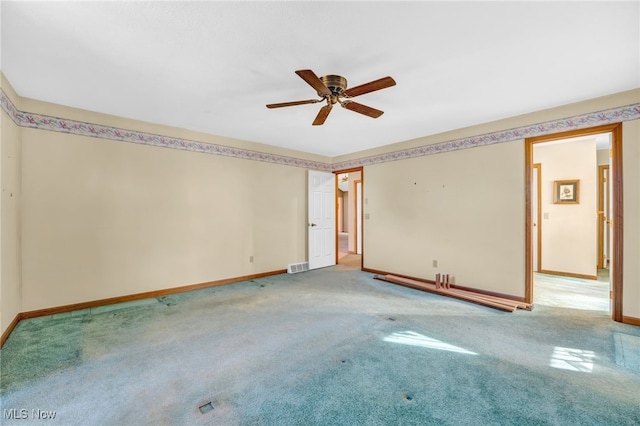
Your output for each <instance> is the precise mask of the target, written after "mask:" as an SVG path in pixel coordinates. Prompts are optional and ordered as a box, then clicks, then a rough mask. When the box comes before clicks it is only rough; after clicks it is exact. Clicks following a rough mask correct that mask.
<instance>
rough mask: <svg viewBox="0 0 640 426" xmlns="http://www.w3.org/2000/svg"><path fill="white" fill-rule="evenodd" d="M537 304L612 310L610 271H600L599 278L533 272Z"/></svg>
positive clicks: (534, 297) (535, 301) (604, 310)
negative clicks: (591, 278) (590, 278)
mask: <svg viewBox="0 0 640 426" xmlns="http://www.w3.org/2000/svg"><path fill="white" fill-rule="evenodd" d="M533 279H534V285H533V300H534V304H536V305H545V306H555V307H559V308H572V309H585V310H591V311H603V312H607V313H608V312H610V303H609V271H608V270H606V269H602V270H600V271H598V280H597V281H596V280H587V279H582V278H572V277H563V276H559V275H548V274H540V273H537V272H536V273H534V274H533Z"/></svg>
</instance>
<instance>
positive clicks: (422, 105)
mask: <svg viewBox="0 0 640 426" xmlns="http://www.w3.org/2000/svg"><path fill="white" fill-rule="evenodd" d="M0 7H1V10H0V11H1V24H2V40H1V47H2V54H1V63H0V66H1V68H2V70H3V72H4V73H5V75H6V76H7V78H8V79H9V81H10V82H11V83H12V85H13V86H14V88H15V90H16V91H17V93H18V94H19V95H20V96H23V97H28V98H34V99H38V100H43V101H48V102H54V103H57V104H62V105H68V106H72V107H77V108H82V109H86V110H91V111H98V112H102V113H107V114H113V115H118V116H123V117H128V118H134V119H139V120H144V121H148V122H154V123H160V124H167V125H172V126H178V127H181V128H187V129H191V130H197V131H202V132H207V133H212V134H216V135H221V136H228V137H233V138H237V139H243V140H248V141H254V142H261V143H266V144H270V145H275V146H281V147H286V148H291V149H296V150H300V151H305V152H311V153H317V154H322V155H326V156H330V157H333V156H338V155H342V154H347V153H351V152H356V151H361V150H364V149H368V148H373V147H377V146H381V145H387V144H390V143H395V142H401V141H405V140H410V139H414V138H418V137H422V136H427V135H431V134H436V133H440V132H444V131H447V130H452V129H457V128H462V127H466V126H471V125H474V124H479V123H484V122H488V121H492V120H497V119H501V118H505V117H511V116H515V115H520V114H523V113H527V112H531V111H537V110H540V109H545V108H550V107H554V106H558V105H563V104H567V103H571V102H576V101H581V100H585V99H590V98H594V97H598V96H603V95H607V94H612V93H616V92H621V91H625V90H630V89H634V88H638V87H640V33H639V28H640V3H639V2H638V1H631V2H629V1H627V2H620V3H615V2H608V1H607V2H580V1H571V2H533V3H531V2H529V3H524V2H516V1H512V2H481V1H474V2H366V1H356V2H319V1H316V2H288V1H285V2H281V1H277V2H275V1H274V2H239V1H236V2H192V1H164V2H89V1H84V2H7V1H2V2H1V3H0ZM299 69H312V70H313V71H314V72H315V73H316V74H317V75H318V76H321V75H325V74H339V75H342V76H344V77H346V78H347V80H348V81H349V86H350V87H352V86H355V85H359V84H362V83H366V82H369V81H371V80H375V79H378V78H380V77H384V76H387V75H390V76H392V77H393V78H394V79H395V80H396V82H397V85H396V86H394V87H391V88H388V89H384V90H381V91H378V92H374V93H369V94H365V95H362V96H360V97H358V98H357V101H358V102H360V103H363V104H366V105H369V106H372V107H374V108H377V109H381V110H383V111H385V114H384V115H382V116H381V117H380V118H378V119H371V118H369V117H366V116H363V115H360V114H357V113H355V112H353V111H348V110H346V109H342V108H334V110H333V111H332V112H331V114H330V116H329V118H328V119H327V121H326V123H325V124H324V125H323V126H311V122H312V121H313V119H314V118H315V116H316V114H317V112H318V110H319V108H320V106H321V104H313V105H302V106H294V107H288V108H280V109H267V108H266V107H265V104H268V103H277V102H285V101H294V100H304V99H313V98H317V96H316V94H315V91H314V90H313V89H312V88H311V87H310V86H308V85H307V84H306V83H305V82H304V81H303V80H302V79H300V78H299V77H298V76H297V75H296V74H295V73H294V71H295V70H299Z"/></svg>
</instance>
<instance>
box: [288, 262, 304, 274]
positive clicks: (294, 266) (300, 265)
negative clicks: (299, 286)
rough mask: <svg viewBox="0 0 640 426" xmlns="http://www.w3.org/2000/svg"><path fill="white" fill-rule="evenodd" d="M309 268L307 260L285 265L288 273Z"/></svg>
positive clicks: (295, 272)
mask: <svg viewBox="0 0 640 426" xmlns="http://www.w3.org/2000/svg"><path fill="white" fill-rule="evenodd" d="M308 270H309V262H301V263H292V264H290V265H289V266H287V273H288V274H297V273H298V272H304V271H308Z"/></svg>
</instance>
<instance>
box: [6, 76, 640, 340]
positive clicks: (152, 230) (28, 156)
mask: <svg viewBox="0 0 640 426" xmlns="http://www.w3.org/2000/svg"><path fill="white" fill-rule="evenodd" d="M3 89H4V87H3ZM5 92H7V90H5ZM639 101H640V90H639V91H633V92H627V93H624V94H620V95H619V96H609V97H606V98H602V99H596V100H590V101H587V102H583V103H580V104H576V105H572V106H565V107H561V108H556V109H553V110H548V111H541V112H537V113H533V114H530V115H526V116H519V117H515V118H513V119H508V120H503V121H500V122H494V123H487V124H485V125H481V126H476V127H472V128H466V129H460V130H458V131H453V132H448V133H446V134H442V135H435V136H431V137H425V138H421V139H417V140H414V141H409V142H407V143H404V144H395V145H392V146H389V147H385V148H383V149H376V150H375V151H376V152H384V151H386V152H389V151H394V150H397V149H404V148H407V147H409V146H420V145H427V144H431V143H436V142H440V141H443V140H451V139H456V138H460V137H466V136H470V135H471V136H472V135H479V134H483V133H486V132H489V131H495V130H500V129H509V128H513V127H517V126H520V125H526V124H532V123H536V122H541V121H544V120H553V119H560V118H564V117H569V116H573V115H576V114H582V113H586V112H591V111H599V110H602V109H606V108H611V107H614V106H620V105H627V104H629V103H633V102H639ZM18 102H20V103H19V104H18ZM14 103H15V104H16V105H17V106H18V105H19V106H20V108H21V109H23V110H25V111H30V112H38V113H43V114H49V115H53V116H58V117H64V118H71V119H76V120H84V121H88V122H96V123H101V124H105V125H113V126H117V127H123V128H130V129H135V130H139V131H147V132H152V133H157V134H163V135H167V136H176V137H182V138H186V139H192V140H200V141H203V142H210V143H217V144H220V145H229V146H238V147H242V148H248V149H256V150H262V151H265V152H272V153H276V154H283V155H290V156H293V157H298V158H306V159H311V160H314V161H327V162H331V161H332V160H331V159H323V158H320V157H317V156H312V155H308V154H299V155H298V154H297V153H291V152H290V151H285V150H282V149H278V148H270V147H267V146H264V145H259V144H251V143H249V142H242V141H235V140H230V139H228V138H219V137H217V136H214V135H202V134H197V133H194V132H188V131H183V130H180V129H175V128H168V127H165V126H155V125H152V124H149V123H139V122H135V121H132V120H125V119H119V118H117V117H112V116H104V115H99V114H94V113H90V112H87V111H78V110H73V109H69V108H64V107H59V106H55V105H50V104H46V103H41V102H38V101H33V100H24V99H17V98H16V99H15V100H14ZM2 117H3V121H2V151H1V153H2V159H3V161H2V186H3V188H4V187H5V184H8V183H9V182H14V183H13V185H14V186H15V187H16V188H17V192H16V193H17V194H18V198H16V199H15V201H14V202H10V201H9V202H6V197H5V195H4V193H3V198H2V221H3V222H2V223H3V227H2V228H0V231H1V232H2V234H1V238H2V246H1V248H2V287H1V292H0V295H1V297H2V301H1V303H0V305H1V306H2V314H1V317H2V330H3V331H4V330H5V329H6V327H7V325H8V321H11V320H12V319H13V318H14V317H15V314H16V313H17V312H19V311H29V310H34V309H40V308H46V307H54V306H60V305H65V304H70V303H75V302H83V301H90V300H97V299H102V298H107V297H113V296H124V295H129V294H134V293H139V292H144V291H150V290H158V289H163V288H169V287H176V286H182V285H189V284H195V283H200V282H206V281H212V280H217V279H223V278H229V277H238V276H243V275H248V274H253V273H260V272H267V271H272V270H276V269H282V268H285V267H286V265H287V264H288V263H290V262H297V261H300V260H302V259H305V258H306V244H307V243H306V241H307V240H306V232H307V229H306V170H304V169H302V168H296V167H289V166H281V165H274V164H269V163H262V162H256V161H248V160H242V159H234V158H229V157H222V156H214V155H206V154H198V153H192V152H186V151H178V150H172V149H163V148H156V147H149V146H142V145H135V144H130V143H124V142H115V141H109V140H104V139H95V138H89V137H82V136H74V135H69V134H62V133H55V132H48V131H42V130H35V129H28V128H19V129H18V128H17V127H16V126H15V125H14V124H13V123H12V122H10V121H9V120H7V117H6V115H5V114H4V113H2ZM623 134H624V135H623V138H624V173H625V176H624V179H625V181H624V196H625V224H624V225H625V227H624V232H625V240H624V244H625V263H624V294H625V298H624V315H625V316H630V317H635V318H640V271H639V269H638V265H639V264H640V247H639V243H638V240H639V238H640V226H639V225H640V224H639V222H640V219H639V218H640V203H639V200H640V171H639V170H640V159H639V146H640V120H636V121H633V122H625V123H624V124H623ZM7 141H9V145H10V146H9V147H8V148H7ZM12 144H15V147H16V149H17V152H18V154H20V151H21V152H22V154H21V155H22V157H21V160H20V159H18V158H19V156H18V157H15V158H16V160H15V161H14V160H11V161H8V162H7V161H6V160H5V153H6V152H8V151H10V150H11V149H12V147H11V145H12ZM370 153H371V152H365V153H359V154H356V156H360V157H364V156H365V155H369V154H370ZM351 157H352V156H350V158H351ZM344 159H345V158H337V159H333V162H337V161H342V160H344ZM11 168H13V170H14V172H10V171H9V170H10V169H11ZM16 173H17V176H16V175H15V174H16ZM7 176H9V177H7ZM11 176H15V177H14V178H12V177H11ZM364 176H365V178H366V182H365V185H364V198H365V199H366V203H365V205H364V209H365V213H368V214H369V217H370V218H369V219H368V220H365V222H364V226H365V228H364V232H365V238H364V243H365V247H364V259H365V267H367V268H371V269H380V270H387V271H391V272H396V273H403V274H407V275H415V276H420V277H427V278H432V277H433V276H434V274H435V273H436V272H443V273H449V274H451V275H452V276H453V279H454V282H455V283H458V284H460V285H463V286H468V287H474V288H479V289H483V290H488V291H495V292H500V293H506V294H511V295H515V296H523V295H524V274H525V270H524V260H525V259H524V232H525V230H524V216H525V214H524V207H525V206H524V141H515V142H509V143H502V144H497V145H492V146H486V147H479V148H473V149H467V150H461V151H455V152H449V153H442V154H437V155H432V156H425V157H420V158H414V159H408V160H404V161H394V162H388V163H382V164H375V165H370V166H366V167H365V173H364ZM12 179H13V180H12ZM20 206H21V207H20ZM20 209H21V214H20V215H18V214H17V213H18V212H19V211H20ZM7 212H9V213H7ZM11 212H14V213H15V215H14V216H13V219H9V218H10V215H11ZM7 221H8V222H9V224H8V225H6V226H5V222H7ZM20 222H22V223H21V224H20ZM8 229H9V230H12V231H8ZM20 233H22V236H20ZM11 235H13V236H11ZM7 236H9V237H8V238H7ZM20 244H21V245H22V247H21V248H20ZM7 246H9V247H16V246H17V247H18V250H16V251H14V254H13V255H12V254H10V250H7ZM21 255H22V263H21V267H16V268H14V269H13V271H11V268H12V266H11V265H20V256H21ZM12 256H13V257H12ZM250 256H254V262H253V263H250V262H249V257H250ZM433 260H437V261H438V264H439V265H438V267H437V268H434V267H432V261H433ZM20 274H22V280H20ZM7 276H10V277H14V278H12V279H7V278H6V277H7ZM20 282H22V287H21V286H20Z"/></svg>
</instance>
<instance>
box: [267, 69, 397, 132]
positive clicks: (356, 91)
mask: <svg viewBox="0 0 640 426" xmlns="http://www.w3.org/2000/svg"><path fill="white" fill-rule="evenodd" d="M296 74H298V75H299V76H300V78H302V79H303V80H304V81H306V82H307V84H309V86H311V87H313V88H314V89H315V90H316V92H318V96H320V97H321V98H320V99H309V100H306V101H294V102H282V103H279V104H268V105H267V108H282V107H288V106H295V105H305V104H315V103H318V102H323V101H325V102H326V103H327V104H326V105H325V106H323V107H322V108H320V112H318V115H317V116H316V119H315V120H313V125H314V126H320V125H322V124H324V122H325V120H326V119H327V117H328V116H329V113H330V112H331V108H333V105H335V104H336V103H338V104H340V106H342V107H343V108H346V109H349V110H351V111H355V112H358V113H360V114H364V115H366V116H368V117H371V118H378V117H380V116H381V115H382V114H384V111H380V110H379V109H375V108H371V107H368V106H366V105H362V104H359V103H357V102H353V101H352V100H350V98H354V97H356V96H360V95H364V94H365V93H370V92H375V91H376V90H381V89H386V88H387V87H391V86H395V85H396V82H395V81H394V80H393V78H391V77H383V78H381V79H378V80H374V81H370V82H369V83H365V84H361V85H360V86H356V87H352V88H350V89H347V79H346V78H344V77H342V76H340V75H325V76H322V77H318V76H317V75H316V74H315V73H314V72H313V71H311V70H298V71H296Z"/></svg>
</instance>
